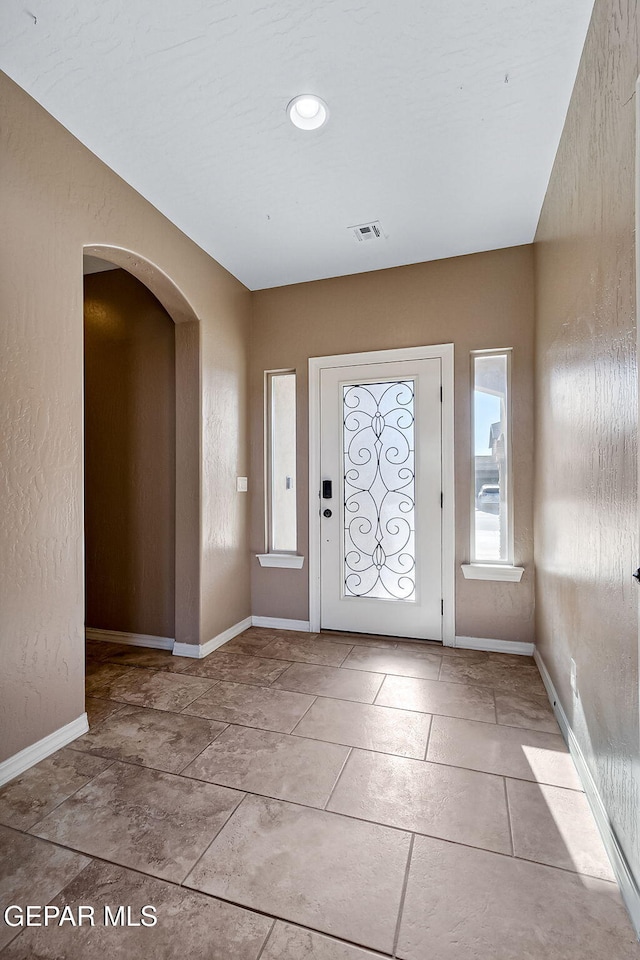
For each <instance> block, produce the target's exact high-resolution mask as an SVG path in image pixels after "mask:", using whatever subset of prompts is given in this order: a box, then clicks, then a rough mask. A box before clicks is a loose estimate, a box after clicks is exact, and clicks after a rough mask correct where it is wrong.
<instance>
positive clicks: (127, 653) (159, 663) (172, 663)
mask: <svg viewBox="0 0 640 960" xmlns="http://www.w3.org/2000/svg"><path fill="white" fill-rule="evenodd" d="M107 659H108V662H109V663H119V664H122V665H124V666H127V667H149V668H150V669H151V670H166V671H168V672H169V673H182V671H183V670H186V669H187V667H189V666H191V664H192V663H193V659H192V658H191V657H174V655H173V654H172V653H171V651H170V650H150V649H148V648H147V647H133V646H131V647H126V648H125V649H124V650H118V651H117V652H115V653H113V654H110V655H109V657H108V658H107Z"/></svg>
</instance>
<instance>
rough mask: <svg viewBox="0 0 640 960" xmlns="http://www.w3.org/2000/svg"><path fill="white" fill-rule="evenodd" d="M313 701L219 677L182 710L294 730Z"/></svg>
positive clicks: (227, 720)
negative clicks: (230, 681) (209, 687)
mask: <svg viewBox="0 0 640 960" xmlns="http://www.w3.org/2000/svg"><path fill="white" fill-rule="evenodd" d="M313 700H314V698H313V697H311V696H309V695H307V694H305V693H291V692H289V691H288V690H274V689H273V687H256V686H252V685H251V684H248V683H229V682H228V681H226V680H220V681H218V683H216V684H215V686H213V687H212V688H211V689H210V690H207V692H206V693H205V694H203V696H201V697H199V698H198V699H197V700H194V702H193V703H190V704H189V706H188V707H185V709H184V710H183V711H182V712H183V713H188V714H191V715H192V716H195V717H208V718H209V719H211V720H223V721H225V722H227V723H239V724H242V725H243V726H245V727H259V728H260V729H262V730H273V731H275V732H276V733H291V731H292V730H293V728H294V727H295V725H296V723H297V722H298V720H300V718H301V717H302V716H304V714H305V713H306V712H307V710H308V709H309V707H310V706H311V704H312V703H313Z"/></svg>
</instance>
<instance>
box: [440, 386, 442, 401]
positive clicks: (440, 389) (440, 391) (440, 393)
mask: <svg viewBox="0 0 640 960" xmlns="http://www.w3.org/2000/svg"><path fill="white" fill-rule="evenodd" d="M440 403H442V387H440Z"/></svg>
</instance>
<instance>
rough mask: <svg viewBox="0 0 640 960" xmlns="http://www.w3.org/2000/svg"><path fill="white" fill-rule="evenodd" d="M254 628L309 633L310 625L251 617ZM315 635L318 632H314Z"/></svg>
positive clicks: (307, 623)
mask: <svg viewBox="0 0 640 960" xmlns="http://www.w3.org/2000/svg"><path fill="white" fill-rule="evenodd" d="M251 622H252V624H253V626H254V627H271V628H272V629H273V630H299V631H300V632H302V633H309V632H310V631H311V625H310V623H309V621H308V620H281V619H280V618H279V617H251ZM314 632H315V633H317V632H318V631H317V630H316V631H314Z"/></svg>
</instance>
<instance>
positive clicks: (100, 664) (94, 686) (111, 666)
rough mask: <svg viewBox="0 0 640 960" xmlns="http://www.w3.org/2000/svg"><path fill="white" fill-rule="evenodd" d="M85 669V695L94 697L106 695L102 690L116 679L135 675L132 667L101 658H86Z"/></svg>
mask: <svg viewBox="0 0 640 960" xmlns="http://www.w3.org/2000/svg"><path fill="white" fill-rule="evenodd" d="M85 671H86V673H85V682H84V690H85V693H86V694H87V696H96V697H97V696H101V697H106V696H107V694H106V693H105V692H104V691H105V690H106V689H108V687H109V685H110V684H111V683H114V682H115V681H116V680H121V679H122V678H123V677H128V676H132V675H135V668H134V667H125V666H122V665H120V664H118V663H105V662H104V661H102V660H88V661H87V664H86V668H85Z"/></svg>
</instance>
